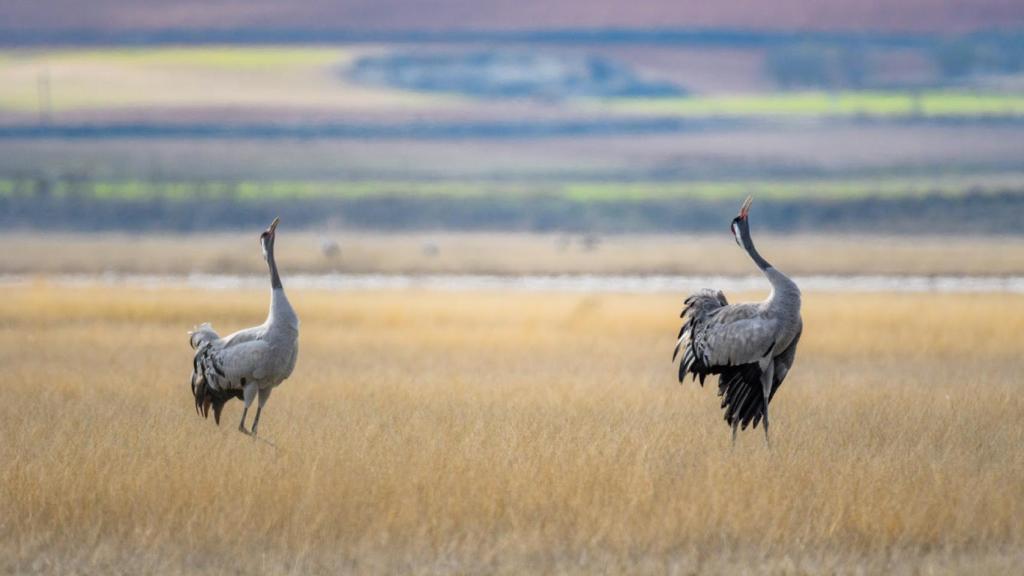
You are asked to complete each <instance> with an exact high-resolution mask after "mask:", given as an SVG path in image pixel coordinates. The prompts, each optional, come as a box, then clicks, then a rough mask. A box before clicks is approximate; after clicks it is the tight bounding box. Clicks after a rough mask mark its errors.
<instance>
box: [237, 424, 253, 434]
mask: <svg viewBox="0 0 1024 576" xmlns="http://www.w3.org/2000/svg"><path fill="white" fill-rule="evenodd" d="M238 431H239V432H241V433H242V434H245V435H246V436H253V433H252V432H249V431H248V430H246V429H245V426H243V425H242V424H239V425H238Z"/></svg>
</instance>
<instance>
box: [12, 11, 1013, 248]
mask: <svg viewBox="0 0 1024 576" xmlns="http://www.w3.org/2000/svg"><path fill="white" fill-rule="evenodd" d="M1020 150H1024V5H1022V4H1021V3H1019V2H1006V1H996V0H986V1H982V2H945V1H938V0H913V1H909V2H899V3H891V2H887V3H883V2H866V3H865V2H829V3H820V2H811V1H809V0H788V1H783V2H773V3H760V2H736V1H733V2H718V3H706V2H693V1H689V0H687V1H683V2H651V3H641V4H623V3H620V2H610V1H604V0H602V1H598V2H587V3H583V2H559V3H548V2H534V1H528V2H504V1H491V2H464V1H460V0H442V1H434V2H398V1H387V2H320V1H309V0H307V1H302V2H294V3H287V4H285V3H277V2H264V1H256V2H176V3H173V4H170V5H169V4H166V3H163V2H151V1H143V2H125V1H115V0H103V1H99V2H94V3H89V4H88V5H84V4H80V3H73V2H64V1H47V2H27V1H21V0H17V1H10V2H5V3H4V4H3V5H2V6H0V224H3V225H5V226H8V227H10V226H16V227H21V228H35V229H46V230H50V229H72V230H136V231H146V230H171V231H173V230H191V231H197V230H219V229H236V228H241V227H251V226H254V225H262V224H263V223H264V221H265V220H267V218H268V217H269V216H270V215H272V214H281V215H282V217H283V218H284V219H285V220H286V221H288V222H289V223H291V224H292V225H297V226H301V227H306V228H311V229H322V228H325V227H333V228H336V227H341V228H346V229H352V230H384V231H394V230H437V229H447V230H484V231H488V230H512V231H545V232H548V231H554V232H558V231H569V232H582V233H611V232H615V233H628V232H689V231H700V230H707V229H713V230H718V229H720V228H721V226H722V224H721V223H722V222H723V221H726V222H727V221H728V220H727V219H728V218H729V217H731V215H732V213H733V212H734V211H735V206H736V204H737V202H738V201H739V200H740V199H741V198H742V197H743V196H745V195H746V194H754V195H755V196H756V197H757V198H758V200H759V206H762V208H761V209H760V211H759V217H760V218H761V219H762V220H761V225H763V226H765V227H767V228H770V229H774V230H778V231H784V232H791V231H800V230H804V231H830V230H842V231H853V232H872V233H873V232H884V233H891V232H899V233H927V234H936V233H961V234H979V233H981V234H1018V233H1019V228H1018V226H1017V220H1018V218H1017V216H1018V215H1019V214H1021V213H1022V209H1024V157H1022V156H1021V154H1020ZM723 219H724V220H723Z"/></svg>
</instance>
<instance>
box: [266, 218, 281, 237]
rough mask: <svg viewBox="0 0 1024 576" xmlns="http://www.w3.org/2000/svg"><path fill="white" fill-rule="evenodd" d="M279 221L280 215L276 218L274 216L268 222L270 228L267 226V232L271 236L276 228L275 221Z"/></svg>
mask: <svg viewBox="0 0 1024 576" xmlns="http://www.w3.org/2000/svg"><path fill="white" fill-rule="evenodd" d="M280 221H281V217H280V216H279V217H277V218H274V221H273V222H271V223H270V228H267V232H269V233H270V235H271V236H273V235H274V231H275V230H277V223H278V222H280Z"/></svg>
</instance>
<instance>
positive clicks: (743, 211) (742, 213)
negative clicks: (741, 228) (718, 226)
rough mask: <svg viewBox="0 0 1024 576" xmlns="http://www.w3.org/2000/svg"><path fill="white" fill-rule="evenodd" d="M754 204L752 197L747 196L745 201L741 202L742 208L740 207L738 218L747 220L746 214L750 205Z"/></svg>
mask: <svg viewBox="0 0 1024 576" xmlns="http://www.w3.org/2000/svg"><path fill="white" fill-rule="evenodd" d="M753 202H754V197H753V196H747V199H746V200H744V201H743V206H740V216H739V217H740V218H741V219H743V220H746V219H747V214H749V213H750V205H751V204H752V203H753Z"/></svg>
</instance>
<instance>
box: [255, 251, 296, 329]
mask: <svg viewBox="0 0 1024 576" xmlns="http://www.w3.org/2000/svg"><path fill="white" fill-rule="evenodd" d="M263 251H264V252H265V253H266V257H267V266H268V267H269V268H270V289H271V291H270V311H269V312H268V313H267V323H268V324H271V325H275V326H286V327H292V328H298V324H299V321H298V316H296V315H295V310H294V309H293V308H292V305H291V303H290V302H288V296H286V295H285V293H284V285H282V284H281V275H280V273H278V271H277V261H276V260H275V259H274V240H273V239H272V238H270V239H267V240H265V241H264V242H263Z"/></svg>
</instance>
